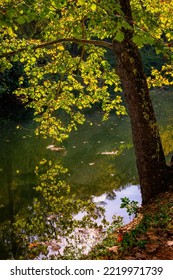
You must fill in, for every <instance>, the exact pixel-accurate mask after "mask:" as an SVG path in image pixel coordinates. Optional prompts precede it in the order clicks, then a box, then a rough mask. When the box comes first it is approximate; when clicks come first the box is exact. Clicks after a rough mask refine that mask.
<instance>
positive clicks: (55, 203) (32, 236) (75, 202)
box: [15, 160, 104, 258]
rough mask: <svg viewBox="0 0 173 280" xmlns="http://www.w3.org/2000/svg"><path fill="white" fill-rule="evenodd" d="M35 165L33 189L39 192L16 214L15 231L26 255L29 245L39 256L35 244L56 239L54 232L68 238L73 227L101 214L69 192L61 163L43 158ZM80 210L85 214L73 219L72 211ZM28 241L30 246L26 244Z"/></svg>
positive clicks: (81, 225) (65, 170) (82, 224)
mask: <svg viewBox="0 0 173 280" xmlns="http://www.w3.org/2000/svg"><path fill="white" fill-rule="evenodd" d="M36 169H37V170H36V171H37V172H36V174H37V178H38V185H37V187H36V188H35V190H36V191H37V192H38V193H39V196H38V197H37V198H35V199H34V200H33V205H32V207H30V209H27V211H23V213H22V212H21V213H20V216H19V215H17V216H16V222H15V233H16V235H17V236H18V239H20V240H21V244H22V247H23V250H24V256H25V257H26V254H30V252H29V251H28V252H26V250H27V249H26V248H28V250H31V249H32V253H34V256H35V257H38V255H39V254H40V252H41V251H40V246H37V245H40V244H41V245H42V244H45V242H47V241H51V240H53V239H55V240H56V239H57V236H60V237H61V236H63V238H64V239H66V238H67V239H68V236H69V235H70V234H71V233H72V232H73V231H74V229H75V228H81V227H85V226H86V225H87V226H88V227H93V226H95V220H97V219H98V218H102V217H104V212H103V209H102V208H101V207H96V206H95V205H94V203H92V202H91V201H90V200H88V201H84V200H80V199H77V198H76V196H75V194H71V192H70V186H69V185H68V184H67V183H66V182H65V181H64V180H63V176H66V172H67V169H66V168H64V167H63V166H62V165H61V164H59V165H58V164H54V163H53V162H51V164H50V163H49V161H47V160H44V161H41V162H40V166H37V167H36ZM80 211H82V212H83V213H85V215H84V217H83V218H82V219H81V220H75V219H74V215H76V214H78V213H79V212H80ZM28 243H29V244H30V245H29V247H28V246H26V245H27V244H28ZM59 257H61V256H59ZM31 258H32V257H31Z"/></svg>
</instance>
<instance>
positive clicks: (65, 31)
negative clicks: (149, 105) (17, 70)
mask: <svg viewBox="0 0 173 280" xmlns="http://www.w3.org/2000/svg"><path fill="white" fill-rule="evenodd" d="M171 4H173V1H160V0H155V1H151V0H147V1H143V0H142V1H137V0H132V1H131V6H132V12H133V19H134V20H133V27H134V36H133V40H134V42H135V43H136V44H137V45H138V46H139V47H143V46H144V45H145V44H151V45H155V46H156V48H157V51H158V52H164V53H165V56H166V58H167V63H166V64H165V65H163V67H162V72H164V76H162V75H161V73H159V72H158V71H157V70H155V69H153V72H152V74H153V77H155V79H154V81H153V80H152V79H151V78H149V84H150V85H159V86H160V85H162V84H170V83H171V84H172V81H171V80H170V77H172V71H171V61H172V50H173V48H172V45H171V42H172V36H173V32H172V21H173V19H172V17H170V13H171V12H172V9H173V5H171ZM0 26H1V33H0V40H1V47H0V53H1V56H0V57H1V71H4V70H5V69H7V68H10V67H11V63H12V62H13V61H20V62H21V63H22V64H23V65H24V70H25V76H26V75H27V77H28V80H29V85H28V87H27V88H26V87H25V86H24V84H25V77H24V76H21V77H20V79H19V80H20V87H19V88H18V90H17V91H16V92H15V93H16V94H17V95H19V96H21V98H23V100H24V102H26V103H28V104H29V105H28V106H30V107H32V108H34V110H35V116H36V120H37V121H38V122H39V123H40V127H39V132H40V133H41V134H43V135H44V136H45V137H46V136H47V135H49V136H51V137H53V138H54V139H56V140H58V141H62V140H63V139H65V138H66V137H67V136H68V134H69V132H70V131H71V130H72V129H76V126H77V124H81V123H83V122H84V121H85V116H84V114H83V112H82V111H83V109H85V108H90V107H91V106H92V105H94V104H96V103H101V104H102V109H103V111H104V112H105V116H104V118H105V119H106V118H107V117H108V114H109V112H110V111H111V110H116V112H117V114H125V109H124V107H123V106H122V103H121V102H122V98H121V86H120V81H119V77H118V75H117V74H116V71H115V69H114V67H112V65H114V64H116V62H113V63H112V61H111V63H110V62H109V61H108V59H107V50H108V49H111V48H112V41H113V40H116V41H122V40H123V39H124V34H123V28H126V29H128V28H129V29H131V28H132V27H131V26H130V25H129V23H128V22H127V21H126V18H125V17H124V15H123V12H122V11H121V9H120V4H119V1H114V0H108V1H104V0H95V1H92V0H87V1H83V0H76V1H71V0H66V1H65V0H61V1H53V0H46V1H45V0H44V1H43V0H42V1H40V0H37V1H34V2H33V1H30V0H25V1H19V0H15V1H11V0H5V1H0ZM74 49H75V52H74ZM110 92H111V93H110ZM59 109H61V110H62V111H64V112H65V114H66V117H67V116H68V123H64V122H63V120H62V119H60V118H57V117H56V114H55V112H56V111H58V110H59Z"/></svg>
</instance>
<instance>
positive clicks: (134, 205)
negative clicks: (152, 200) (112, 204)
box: [120, 197, 138, 218]
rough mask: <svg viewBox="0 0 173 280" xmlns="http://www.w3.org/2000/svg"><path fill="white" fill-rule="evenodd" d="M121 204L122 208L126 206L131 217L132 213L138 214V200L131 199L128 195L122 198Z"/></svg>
mask: <svg viewBox="0 0 173 280" xmlns="http://www.w3.org/2000/svg"><path fill="white" fill-rule="evenodd" d="M121 201H122V202H121V205H120V208H126V210H127V213H128V215H129V217H130V218H131V216H132V215H134V216H136V214H137V210H138V202H137V201H134V200H132V201H130V199H129V198H128V197H123V198H121Z"/></svg>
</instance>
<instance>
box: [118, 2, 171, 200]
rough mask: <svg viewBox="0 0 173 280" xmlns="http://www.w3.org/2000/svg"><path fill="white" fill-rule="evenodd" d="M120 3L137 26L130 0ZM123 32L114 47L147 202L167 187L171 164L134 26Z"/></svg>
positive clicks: (127, 17) (128, 19) (142, 191)
mask: <svg viewBox="0 0 173 280" xmlns="http://www.w3.org/2000/svg"><path fill="white" fill-rule="evenodd" d="M120 4H121V8H122V10H123V12H124V15H125V17H126V19H127V21H128V22H129V23H130V25H131V26H132V27H133V24H132V16H131V9H130V3H129V0H125V1H124V0H123V1H122V0H120ZM123 32H124V40H123V41H122V42H117V41H114V42H113V49H114V53H115V55H116V57H117V73H118V75H119V77H120V79H121V83H122V87H123V91H124V95H125V99H126V103H127V107H128V112H129V116H130V120H131V127H132V137H133V143H134V148H135V154H136V161H137V168H138V174H139V181H140V186H141V193H142V203H143V204H146V203H147V202H148V200H149V199H150V198H152V197H154V196H155V195H156V194H158V193H160V192H162V191H165V190H166V188H167V183H166V171H167V168H166V161H165V156H164V153H163V149H162V144H161V140H160V136H159V131H158V127H157V121H156V118H155V114H154V110H153V106H152V103H151V99H150V96H149V90H148V86H147V81H146V77H145V74H144V70H143V64H142V60H141V57H140V53H139V50H138V48H137V46H136V45H135V44H134V43H133V42H132V36H133V29H132V30H131V29H124V30H123Z"/></svg>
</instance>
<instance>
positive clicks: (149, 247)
mask: <svg viewBox="0 0 173 280" xmlns="http://www.w3.org/2000/svg"><path fill="white" fill-rule="evenodd" d="M158 247H159V244H146V245H145V250H146V251H147V252H148V253H153V252H155V251H156V250H157V248H158Z"/></svg>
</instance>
